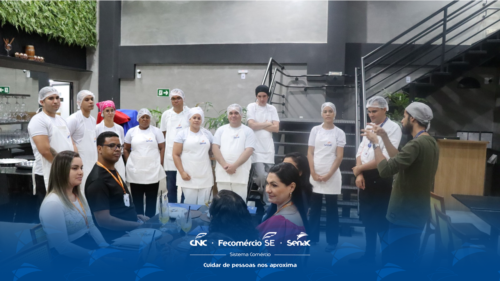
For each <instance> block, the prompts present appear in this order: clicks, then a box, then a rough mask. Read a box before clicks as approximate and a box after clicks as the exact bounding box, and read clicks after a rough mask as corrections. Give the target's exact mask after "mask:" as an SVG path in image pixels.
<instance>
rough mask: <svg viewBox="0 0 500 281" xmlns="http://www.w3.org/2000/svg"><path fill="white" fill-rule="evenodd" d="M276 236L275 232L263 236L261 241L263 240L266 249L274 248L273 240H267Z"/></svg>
mask: <svg viewBox="0 0 500 281" xmlns="http://www.w3.org/2000/svg"><path fill="white" fill-rule="evenodd" d="M276 234H277V232H268V233H266V234H264V236H263V237H262V240H264V244H265V245H266V247H274V240H271V239H269V238H271V237H273V236H275V235H276Z"/></svg>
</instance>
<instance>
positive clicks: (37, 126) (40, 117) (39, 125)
mask: <svg viewBox="0 0 500 281" xmlns="http://www.w3.org/2000/svg"><path fill="white" fill-rule="evenodd" d="M52 126H56V127H59V126H67V125H66V121H64V119H63V118H62V117H61V116H59V115H57V114H56V116H55V117H50V116H48V115H47V114H45V113H44V112H43V111H42V112H40V113H38V114H36V115H35V116H33V118H31V120H30V123H29V124H28V133H29V135H30V142H31V148H32V149H33V154H34V155H35V165H36V167H35V169H34V170H33V173H35V175H40V176H43V167H42V157H43V156H42V155H41V154H40V152H38V149H37V147H36V145H35V142H34V141H33V137H36V136H48V137H49V142H50V140H51V138H52Z"/></svg>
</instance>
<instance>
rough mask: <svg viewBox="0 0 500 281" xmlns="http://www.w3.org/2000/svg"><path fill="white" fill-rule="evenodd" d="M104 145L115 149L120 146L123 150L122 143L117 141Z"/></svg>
mask: <svg viewBox="0 0 500 281" xmlns="http://www.w3.org/2000/svg"><path fill="white" fill-rule="evenodd" d="M103 146H107V147H109V148H111V149H113V150H115V149H116V148H118V149H119V150H123V147H124V146H123V145H121V144H116V143H110V144H103Z"/></svg>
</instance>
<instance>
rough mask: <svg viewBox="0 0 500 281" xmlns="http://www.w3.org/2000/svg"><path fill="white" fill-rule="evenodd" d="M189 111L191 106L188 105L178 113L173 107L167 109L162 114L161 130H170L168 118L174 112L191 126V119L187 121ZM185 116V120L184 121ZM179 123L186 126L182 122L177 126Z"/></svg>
mask: <svg viewBox="0 0 500 281" xmlns="http://www.w3.org/2000/svg"><path fill="white" fill-rule="evenodd" d="M188 112H189V107H187V106H184V107H183V109H182V112H181V113H176V112H175V111H174V109H173V108H171V109H169V110H165V112H163V114H162V115H161V123H160V130H161V131H162V132H166V131H168V128H167V123H168V119H169V118H170V116H172V115H174V114H175V115H177V116H178V117H179V118H178V119H179V120H183V123H184V125H185V124H186V123H187V127H189V121H187V115H188ZM184 118H185V121H184ZM177 125H181V127H185V126H182V125H183V124H182V123H181V124H176V126H177Z"/></svg>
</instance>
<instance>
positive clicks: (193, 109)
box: [187, 106, 205, 124]
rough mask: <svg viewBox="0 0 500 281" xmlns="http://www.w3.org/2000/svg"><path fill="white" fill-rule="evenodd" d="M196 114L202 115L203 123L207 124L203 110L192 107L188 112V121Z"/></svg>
mask: <svg viewBox="0 0 500 281" xmlns="http://www.w3.org/2000/svg"><path fill="white" fill-rule="evenodd" d="M195 114H200V116H201V123H202V124H203V122H205V113H203V109H201V107H198V106H197V107H191V108H190V109H189V111H188V115H187V119H188V120H189V119H191V117H193V115H195Z"/></svg>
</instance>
